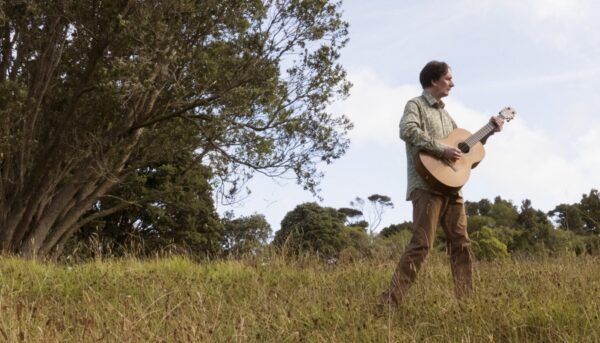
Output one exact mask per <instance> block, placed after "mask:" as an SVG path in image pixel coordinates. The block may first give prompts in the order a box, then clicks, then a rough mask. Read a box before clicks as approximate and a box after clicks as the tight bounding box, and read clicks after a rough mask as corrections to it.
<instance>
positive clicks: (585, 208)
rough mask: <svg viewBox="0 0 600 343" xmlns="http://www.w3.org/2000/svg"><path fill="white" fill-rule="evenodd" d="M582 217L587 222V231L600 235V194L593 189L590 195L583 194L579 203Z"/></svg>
mask: <svg viewBox="0 0 600 343" xmlns="http://www.w3.org/2000/svg"><path fill="white" fill-rule="evenodd" d="M579 209H580V213H581V217H582V219H583V221H584V222H585V230H586V231H587V232H591V233H592V232H593V233H595V234H599V233H600V193H598V190H597V189H592V190H591V191H590V193H589V194H583V196H582V198H581V201H580V202H579Z"/></svg>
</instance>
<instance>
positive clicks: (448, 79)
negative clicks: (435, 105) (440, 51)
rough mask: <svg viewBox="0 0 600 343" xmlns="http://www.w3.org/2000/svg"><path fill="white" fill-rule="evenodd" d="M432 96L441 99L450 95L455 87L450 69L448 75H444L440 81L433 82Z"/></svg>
mask: <svg viewBox="0 0 600 343" xmlns="http://www.w3.org/2000/svg"><path fill="white" fill-rule="evenodd" d="M431 84H432V86H431V89H430V91H431V95H433V96H434V97H436V98H437V99H441V98H443V97H445V96H448V94H450V89H452V87H454V82H452V71H451V70H450V69H448V72H446V74H444V75H442V77H440V78H439V79H437V80H435V81H433V82H431Z"/></svg>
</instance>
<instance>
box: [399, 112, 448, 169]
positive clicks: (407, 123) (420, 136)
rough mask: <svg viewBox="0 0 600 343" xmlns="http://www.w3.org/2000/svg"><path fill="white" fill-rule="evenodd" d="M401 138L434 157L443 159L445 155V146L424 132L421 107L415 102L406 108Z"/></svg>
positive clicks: (402, 121) (401, 127)
mask: <svg viewBox="0 0 600 343" xmlns="http://www.w3.org/2000/svg"><path fill="white" fill-rule="evenodd" d="M400 138H401V139H402V140H403V141H405V142H406V143H409V144H411V145H413V146H415V147H416V148H417V149H419V150H424V151H426V152H428V153H430V154H432V155H434V156H437V157H442V155H443V153H444V149H445V146H444V145H443V144H440V143H438V142H436V141H435V140H434V139H433V138H432V137H431V136H429V135H428V134H427V133H426V132H425V130H423V121H422V120H421V115H420V109H419V105H417V104H416V103H415V101H414V100H411V101H409V102H408V103H407V104H406V107H405V108H404V114H403V115H402V119H401V120H400Z"/></svg>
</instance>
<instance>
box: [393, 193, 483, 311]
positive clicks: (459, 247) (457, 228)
mask: <svg viewBox="0 0 600 343" xmlns="http://www.w3.org/2000/svg"><path fill="white" fill-rule="evenodd" d="M411 200H412V203H413V236H412V239H411V241H410V243H409V244H408V246H407V247H406V250H405V251H404V254H403V255H402V257H401V258H400V261H399V262H398V265H397V266H396V270H395V272H394V276H393V277H392V281H391V282H390V288H389V289H388V290H387V291H386V292H384V293H383V295H382V298H384V299H382V300H384V301H387V302H393V303H396V304H398V303H399V302H401V301H402V299H403V298H404V296H405V295H406V292H407V291H408V289H409V288H410V286H411V285H412V283H413V282H414V280H415V278H416V277H417V272H418V271H419V269H420V268H421V265H422V263H423V261H424V260H425V257H426V256H427V253H428V252H429V250H430V249H431V248H432V247H433V242H434V238H435V232H436V229H437V227H438V224H441V226H442V228H443V229H444V232H445V233H446V241H447V251H448V255H449V257H450V266H451V269H452V277H453V279H454V286H455V292H456V296H457V297H459V298H460V297H463V296H466V295H469V294H470V293H471V292H472V290H473V281H472V260H471V249H470V248H469V236H468V233H467V216H466V214H465V207H464V200H463V198H462V197H460V196H458V195H441V194H435V193H430V192H427V191H424V190H420V189H416V190H415V191H413V192H412V193H411Z"/></svg>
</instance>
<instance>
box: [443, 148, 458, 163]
mask: <svg viewBox="0 0 600 343" xmlns="http://www.w3.org/2000/svg"><path fill="white" fill-rule="evenodd" d="M461 156H462V151H460V150H459V149H458V148H455V147H452V146H449V147H446V149H444V153H443V154H442V158H443V159H446V160H449V161H456V160H458V159H460V157H461Z"/></svg>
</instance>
